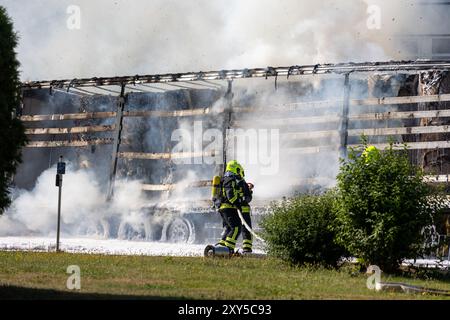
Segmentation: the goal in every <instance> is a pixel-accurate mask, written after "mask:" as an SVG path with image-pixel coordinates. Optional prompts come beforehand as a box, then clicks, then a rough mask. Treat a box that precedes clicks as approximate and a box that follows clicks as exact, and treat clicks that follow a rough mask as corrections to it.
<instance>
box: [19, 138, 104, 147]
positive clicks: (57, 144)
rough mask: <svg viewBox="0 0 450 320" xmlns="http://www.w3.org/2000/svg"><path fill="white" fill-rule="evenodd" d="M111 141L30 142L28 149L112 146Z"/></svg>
mask: <svg viewBox="0 0 450 320" xmlns="http://www.w3.org/2000/svg"><path fill="white" fill-rule="evenodd" d="M110 143H112V140H111V139H96V140H89V141H79V140H74V141H30V142H29V143H28V144H27V145H26V146H25V147H27V148H57V147H87V146H90V145H99V144H110Z"/></svg>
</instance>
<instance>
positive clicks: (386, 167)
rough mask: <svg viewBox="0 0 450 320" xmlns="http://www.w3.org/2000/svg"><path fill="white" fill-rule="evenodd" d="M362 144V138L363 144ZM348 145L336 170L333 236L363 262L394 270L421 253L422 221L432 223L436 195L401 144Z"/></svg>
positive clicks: (424, 223) (438, 203)
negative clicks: (377, 146)
mask: <svg viewBox="0 0 450 320" xmlns="http://www.w3.org/2000/svg"><path fill="white" fill-rule="evenodd" d="M364 148H367V144H366V145H365V146H364ZM363 150H364V149H353V150H351V151H350V152H349V155H348V160H346V161H343V160H341V168H340V173H339V174H338V176H337V181H338V189H339V199H338V201H337V210H338V212H337V221H336V222H337V224H336V232H337V242H338V243H340V244H341V245H342V246H344V247H345V248H346V249H347V250H348V251H349V252H350V254H352V255H353V256H356V257H358V258H359V259H360V261H362V262H363V263H364V264H365V265H368V264H375V265H378V266H379V267H380V268H381V269H382V270H384V271H394V270H396V269H397V268H398V266H399V264H400V263H401V261H402V259H404V258H407V257H408V258H410V257H416V256H418V255H420V254H422V253H423V252H422V250H423V245H422V244H423V237H422V235H421V230H422V229H423V227H425V226H427V225H430V224H432V222H433V218H434V216H435V215H436V214H437V213H438V211H439V207H440V203H441V202H440V199H439V196H437V195H436V193H435V192H434V191H433V190H432V189H431V187H430V186H428V185H427V184H426V183H425V182H424V181H423V172H422V170H421V169H419V168H418V167H416V166H413V165H412V164H411V163H410V161H409V159H408V155H407V151H406V148H404V149H403V150H394V149H393V145H392V143H391V144H390V146H389V147H387V148H386V149H385V150H384V151H378V150H377V149H376V150H372V152H369V153H367V152H364V151H363Z"/></svg>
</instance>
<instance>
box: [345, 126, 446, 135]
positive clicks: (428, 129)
mask: <svg viewBox="0 0 450 320" xmlns="http://www.w3.org/2000/svg"><path fill="white" fill-rule="evenodd" d="M446 132H450V126H422V127H400V128H369V129H352V130H348V135H349V136H360V135H362V134H364V135H366V136H387V135H400V134H401V135H410V134H428V133H446Z"/></svg>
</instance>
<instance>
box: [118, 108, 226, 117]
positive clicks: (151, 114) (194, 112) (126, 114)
mask: <svg viewBox="0 0 450 320" xmlns="http://www.w3.org/2000/svg"><path fill="white" fill-rule="evenodd" d="M210 113H212V111H211V109H210V108H204V109H203V108H198V109H191V110H173V111H154V110H152V111H145V110H142V111H141V110H139V111H125V112H124V113H123V115H124V117H189V116H199V115H207V114H210ZM215 113H218V112H217V111H215Z"/></svg>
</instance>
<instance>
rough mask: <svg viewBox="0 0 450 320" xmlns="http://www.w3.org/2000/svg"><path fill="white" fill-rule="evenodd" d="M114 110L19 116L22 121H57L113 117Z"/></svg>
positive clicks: (114, 114)
mask: <svg viewBox="0 0 450 320" xmlns="http://www.w3.org/2000/svg"><path fill="white" fill-rule="evenodd" d="M115 116H116V113H115V112H109V111H104V112H103V111H102V112H84V113H64V114H46V115H43V114H41V115H23V116H21V117H19V119H20V120H22V121H24V122H31V121H59V120H83V119H104V118H114V117H115Z"/></svg>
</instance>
